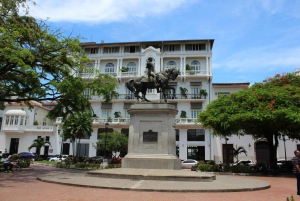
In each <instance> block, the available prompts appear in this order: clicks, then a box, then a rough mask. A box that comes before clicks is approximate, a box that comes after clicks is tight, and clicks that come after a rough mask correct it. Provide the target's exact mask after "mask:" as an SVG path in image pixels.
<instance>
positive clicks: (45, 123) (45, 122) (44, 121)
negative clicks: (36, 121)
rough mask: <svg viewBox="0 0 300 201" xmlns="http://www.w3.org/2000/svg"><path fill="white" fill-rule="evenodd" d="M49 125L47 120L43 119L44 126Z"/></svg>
mask: <svg viewBox="0 0 300 201" xmlns="http://www.w3.org/2000/svg"><path fill="white" fill-rule="evenodd" d="M46 125H47V118H43V126H46Z"/></svg>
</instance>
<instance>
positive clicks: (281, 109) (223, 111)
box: [198, 73, 300, 164]
mask: <svg viewBox="0 0 300 201" xmlns="http://www.w3.org/2000/svg"><path fill="white" fill-rule="evenodd" d="M299 83H300V77H299V76H296V75H294V74H291V73H288V74H286V75H279V74H277V75H275V77H273V78H269V79H268V80H265V81H264V82H262V83H256V84H254V85H253V86H251V87H250V88H248V89H245V90H241V91H239V92H236V93H232V94H229V95H227V96H220V97H219V98H218V99H217V100H215V101H212V102H211V103H210V104H209V105H208V106H207V107H206V110H205V111H203V112H202V113H200V114H199V116H198V121H199V122H201V123H202V125H203V126H205V127H210V128H212V130H213V134H214V135H218V136H230V135H245V134H249V135H252V137H253V138H254V139H261V138H264V139H267V141H268V145H269V153H270V159H269V160H270V162H271V164H276V160H277V159H276V157H277V156H276V153H277V147H278V137H279V136H280V135H283V134H284V135H287V136H289V138H290V139H300V135H299V131H300V118H299V115H298V114H299V112H300V84H299Z"/></svg>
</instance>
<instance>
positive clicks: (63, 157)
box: [49, 155, 68, 162]
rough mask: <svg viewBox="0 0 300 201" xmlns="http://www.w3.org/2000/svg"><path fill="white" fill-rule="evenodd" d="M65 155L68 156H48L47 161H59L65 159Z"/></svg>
mask: <svg viewBox="0 0 300 201" xmlns="http://www.w3.org/2000/svg"><path fill="white" fill-rule="evenodd" d="M67 157H68V155H62V158H60V157H59V156H57V157H53V158H50V159H49V161H56V162H61V161H64V160H66V158H67Z"/></svg>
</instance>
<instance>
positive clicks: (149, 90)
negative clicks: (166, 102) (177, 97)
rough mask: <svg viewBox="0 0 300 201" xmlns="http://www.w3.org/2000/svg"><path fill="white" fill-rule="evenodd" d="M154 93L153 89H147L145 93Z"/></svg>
mask: <svg viewBox="0 0 300 201" xmlns="http://www.w3.org/2000/svg"><path fill="white" fill-rule="evenodd" d="M154 93H155V89H147V94H154Z"/></svg>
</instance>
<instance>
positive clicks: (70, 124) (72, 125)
mask: <svg viewBox="0 0 300 201" xmlns="http://www.w3.org/2000/svg"><path fill="white" fill-rule="evenodd" d="M92 116H93V115H92V113H90V112H81V113H75V114H72V115H69V116H68V117H67V118H66V119H65V121H64V124H63V125H62V129H63V133H62V137H63V140H64V141H65V140H67V139H70V141H71V142H72V145H73V155H76V156H79V153H78V152H79V151H78V149H79V146H78V144H80V139H82V138H83V137H85V136H89V137H90V136H91V135H92V132H93V128H92V123H93V118H92ZM75 150H76V151H75Z"/></svg>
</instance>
